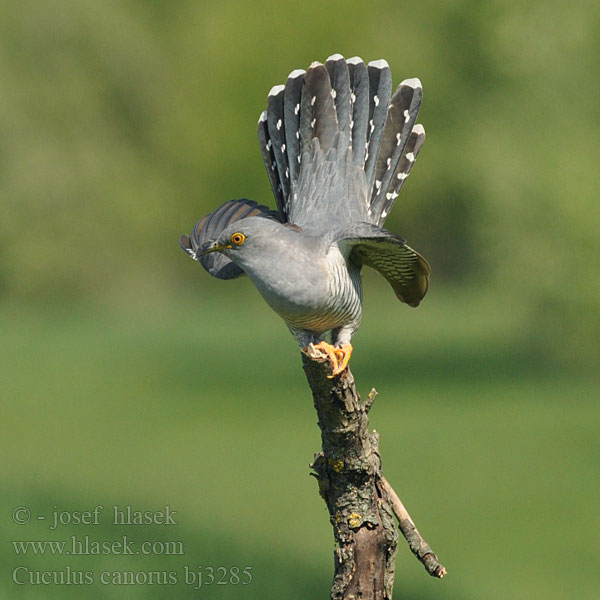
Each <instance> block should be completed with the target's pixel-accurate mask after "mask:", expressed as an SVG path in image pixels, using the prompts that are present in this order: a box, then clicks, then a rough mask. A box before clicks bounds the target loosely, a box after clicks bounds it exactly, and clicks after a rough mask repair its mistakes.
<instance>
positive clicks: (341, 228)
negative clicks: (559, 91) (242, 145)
mask: <svg viewBox="0 0 600 600" xmlns="http://www.w3.org/2000/svg"><path fill="white" fill-rule="evenodd" d="M390 94H391V74H390V70H389V67H388V65H387V63H386V62H385V61H384V60H379V61H374V62H371V63H369V65H365V64H364V62H363V61H362V60H361V59H359V58H357V57H354V58H351V59H348V60H345V59H344V58H343V57H342V56H340V55H339V54H336V55H334V56H331V57H329V58H328V59H327V61H326V63H325V65H323V64H320V63H313V64H312V65H311V66H310V67H309V68H308V69H307V70H306V71H303V70H296V71H293V72H292V73H290V76H289V77H288V79H287V81H286V83H285V85H280V86H275V87H274V88H272V89H271V91H270V92H269V95H268V99H267V110H266V111H265V112H263V113H262V114H261V116H260V118H259V122H258V140H259V145H260V149H261V153H262V156H263V159H264V162H265V167H266V169H267V173H268V176H269V182H270V184H271V189H272V191H273V195H274V197H275V201H276V205H277V211H272V210H270V209H269V208H267V207H266V206H262V205H259V204H257V203H255V202H252V201H250V200H230V201H228V202H225V203H224V204H222V205H221V206H220V207H219V208H217V209H216V210H215V211H214V212H213V213H211V214H210V215H207V216H205V217H203V218H202V219H200V221H198V222H197V223H196V225H195V226H194V229H193V231H192V234H191V236H187V235H183V236H181V238H180V244H181V246H182V248H183V249H184V250H185V251H186V252H187V253H188V254H189V255H190V256H192V258H194V259H195V260H198V261H199V262H200V263H201V264H202V266H203V267H204V268H205V269H206V270H207V271H208V272H209V273H210V274H211V275H213V276H215V277H219V278H221V279H232V278H235V277H239V276H240V275H242V274H246V275H248V276H249V277H250V279H251V280H252V282H253V283H254V285H255V286H256V287H257V289H258V290H259V292H260V293H261V294H262V296H263V297H264V298H265V300H266V301H267V302H268V303H269V305H270V306H271V307H272V308H273V309H274V310H275V311H276V312H277V313H278V314H279V315H280V316H281V317H282V318H283V319H284V321H285V322H286V324H287V325H288V327H289V328H290V330H291V332H292V334H293V335H294V337H295V338H296V340H297V341H298V343H299V344H300V345H301V346H306V345H307V344H309V343H319V342H321V341H322V339H323V334H324V333H325V332H327V331H331V332H332V343H333V344H334V346H335V347H336V348H344V347H349V348H350V350H351V347H350V346H349V344H350V339H351V337H352V335H353V333H354V332H355V331H356V330H357V329H358V326H359V324H360V317H361V295H362V288H361V279H360V271H361V268H362V266H363V265H367V266H369V267H372V268H374V269H376V270H377V271H378V272H379V273H381V275H383V276H384V277H385V278H386V279H387V281H388V282H389V283H390V285H391V286H392V288H393V290H394V292H395V293H396V296H397V297H398V298H399V299H400V300H401V301H402V302H405V303H407V304H408V305H410V306H417V305H418V304H419V302H420V301H421V299H422V298H423V296H424V295H425V293H426V291H427V286H428V278H429V265H428V264H427V262H426V261H425V259H424V258H422V257H421V256H420V255H419V254H418V253H417V252H416V251H414V250H413V249H412V248H410V247H409V246H408V245H407V244H406V242H405V241H404V240H403V239H402V238H401V237H399V236H397V235H395V234H393V233H391V232H389V231H387V230H385V229H383V228H382V225H383V223H384V221H385V218H386V217H387V215H388V214H389V212H390V210H391V208H392V205H393V203H394V200H395V199H396V197H397V195H398V192H399V191H400V188H401V186H402V185H403V183H404V180H405V179H406V177H407V176H408V174H409V173H410V170H411V168H412V166H413V164H414V162H415V159H416V157H417V155H418V152H419V150H420V148H421V145H422V144H423V141H424V139H425V131H424V129H423V127H422V126H421V125H416V124H415V121H416V117H417V113H418V110H419V107H420V104H421V85H420V82H419V80H418V79H409V80H405V81H403V82H402V83H401V84H400V85H399V86H398V87H397V88H396V91H395V92H394V94H393V95H392V96H391V99H390ZM348 357H349V351H348ZM334 358H335V357H334V356H333V355H332V361H333V360H334ZM346 363H347V359H346V361H345V362H344V363H343V364H344V366H345V364H346ZM335 372H336V371H335V370H334V373H335ZM338 372H339V371H338Z"/></svg>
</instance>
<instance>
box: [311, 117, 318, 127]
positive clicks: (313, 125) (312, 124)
mask: <svg viewBox="0 0 600 600" xmlns="http://www.w3.org/2000/svg"><path fill="white" fill-rule="evenodd" d="M316 122H317V120H316V119H313V120H312V121H311V122H310V126H311V127H312V128H313V129H314V127H315V123H316Z"/></svg>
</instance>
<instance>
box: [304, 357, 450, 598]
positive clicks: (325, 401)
mask: <svg viewBox="0 0 600 600" xmlns="http://www.w3.org/2000/svg"><path fill="white" fill-rule="evenodd" d="M302 365H303V368H304V372H305V374H306V378H307V380H308V384H309V386H310V388H311V390H312V394H313V399H314V404H315V408H316V410H317V416H318V419H319V427H320V429H321V440H322V447H323V449H322V451H321V452H320V453H318V454H316V455H315V459H314V462H313V464H312V465H311V468H312V469H313V471H314V473H312V475H314V476H315V477H316V478H317V481H318V483H319V492H320V494H321V497H322V498H323V500H325V503H326V504H327V508H328V510H329V515H330V521H331V524H332V526H333V535H334V538H335V543H336V547H335V551H334V576H333V585H332V588H331V599H332V600H349V599H351V598H352V599H354V598H362V599H364V600H389V599H391V597H392V591H393V586H394V565H395V556H396V549H397V544H398V532H397V530H396V527H395V526H394V516H396V518H397V519H398V522H399V525H400V530H401V531H402V534H403V535H404V537H405V538H406V540H407V541H408V543H409V546H410V548H411V550H412V551H413V553H414V554H415V556H416V557H417V558H418V559H419V560H420V561H421V562H422V563H423V565H424V566H425V568H426V569H427V571H428V572H429V573H430V574H431V575H433V576H435V577H443V576H444V575H445V573H446V569H445V568H444V567H443V565H441V564H440V563H439V561H438V559H437V557H436V555H435V554H434V553H433V552H432V551H431V548H430V547H429V546H428V545H427V544H426V543H425V541H424V540H423V538H421V536H420V534H419V532H418V530H417V528H416V527H415V525H414V523H413V521H412V519H411V518H410V515H409V514H408V513H407V512H406V509H405V508H404V505H403V504H402V502H401V501H400V499H399V498H398V496H397V494H396V493H395V492H394V490H393V489H392V488H391V486H390V484H389V483H388V482H387V480H386V479H385V478H384V477H383V474H382V472H381V459H380V456H379V448H378V445H379V444H378V442H379V435H378V434H377V433H376V432H375V431H369V420H368V416H367V415H368V412H369V409H370V408H371V406H372V404H373V401H374V399H375V395H376V392H375V390H371V392H370V393H369V395H368V397H367V399H366V401H365V402H364V403H361V401H360V397H359V395H358V393H357V392H356V388H355V386H354V379H353V377H352V374H351V373H350V370H349V369H348V370H346V371H344V372H343V373H341V374H340V375H339V376H338V377H335V378H332V379H330V378H328V377H327V375H328V374H329V373H330V368H331V367H330V363H329V360H328V359H327V358H326V357H324V356H323V355H322V354H321V353H319V352H318V351H314V350H313V349H312V348H311V347H310V346H309V347H308V349H305V350H303V353H302Z"/></svg>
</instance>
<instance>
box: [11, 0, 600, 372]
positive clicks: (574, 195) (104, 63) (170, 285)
mask: <svg viewBox="0 0 600 600" xmlns="http://www.w3.org/2000/svg"><path fill="white" fill-rule="evenodd" d="M599 13H600V5H598V3H595V2H591V0H590V1H585V0H575V1H573V2H570V3H569V4H568V5H566V4H565V3H564V2H559V1H558V0H551V1H549V2H540V1H538V2H529V3H525V4H523V3H519V2H514V1H513V2H510V1H500V0H494V1H492V2H476V1H475V0H454V1H451V2H445V3H439V2H432V1H425V2H421V3H417V4H415V5H410V6H405V5H403V4H399V3H398V2H392V1H382V2H378V3H375V4H372V3H366V2H359V1H353V2H339V1H334V2H331V3H328V4H327V6H326V7H324V5H323V4H322V3H319V2H316V1H315V0H308V1H305V2H296V3H274V2H271V1H267V0H259V1H258V2H254V3H251V4H250V3H248V4H244V3H240V2H234V1H233V0H229V1H224V2H219V3H211V2H190V1H186V0H179V1H175V2H165V1H159V0H154V1H152V2H150V1H148V0H135V1H134V0H129V1H126V2H117V1H116V0H106V1H105V2H102V3H98V2H94V1H93V0H57V1H56V2H51V3H45V2H38V1H37V0H23V1H22V2H7V3H2V6H1V7H0V78H1V80H2V91H1V92H0V195H1V197H2V198H3V201H4V205H5V207H6V210H5V214H4V218H3V219H2V222H1V223H0V235H1V238H2V249H1V251H0V291H1V293H2V294H3V295H4V297H6V298H9V299H15V300H17V301H19V302H20V301H23V300H25V299H35V300H38V301H41V302H46V301H57V300H59V301H63V299H65V298H66V299H68V298H72V299H88V300H90V299H92V300H94V301H100V302H106V301H109V302H112V301H114V300H116V301H121V300H122V299H123V298H128V297H131V296H132V295H133V294H151V295H159V296H168V295H170V294H171V293H172V290H180V289H182V288H184V287H185V286H186V285H187V282H188V281H189V278H190V277H192V276H197V277H202V273H200V272H199V271H198V270H194V271H192V270H191V268H192V265H191V264H190V263H189V262H186V261H185V260H183V258H184V257H183V255H180V254H178V252H179V251H178V249H177V247H176V238H177V235H178V234H179V233H180V232H182V231H189V229H190V228H191V225H192V224H193V222H194V221H195V220H196V219H197V218H198V217H200V216H201V215H202V214H204V213H205V212H207V211H209V210H211V209H212V208H214V207H215V206H217V205H218V204H219V203H220V202H222V201H223V200H225V199H228V198H231V197H250V198H254V199H257V200H259V201H262V202H267V203H270V204H273V202H272V199H271V198H270V192H269V189H268V184H267V179H266V177H265V175H264V168H263V166H262V162H261V158H260V155H259V152H258V147H257V144H256V141H255V122H256V119H257V116H258V114H259V112H260V111H261V110H262V108H263V105H264V103H265V96H266V92H267V91H268V90H269V88H270V87H271V86H272V85H273V84H275V83H278V82H281V81H283V80H284V79H285V77H286V75H287V73H288V72H289V71H290V70H292V69H293V68H297V67H302V66H306V65H308V64H309V63H310V62H311V61H312V60H315V59H320V60H324V59H325V58H326V57H327V56H328V55H329V54H331V53H333V52H341V53H343V54H344V55H346V56H351V55H354V54H360V55H361V56H362V57H363V58H365V59H367V60H371V59H375V58H379V57H385V58H386V59H387V60H388V61H389V63H390V65H391V67H392V72H393V74H394V76H395V81H396V82H397V81H399V80H401V79H403V78H405V77H412V76H415V75H417V76H419V77H420V78H421V79H422V81H423V84H424V90H425V102H424V106H423V109H422V112H421V121H422V122H423V123H424V125H425V127H426V129H427V132H428V137H429V139H428V143H427V144H426V146H425V148H424V151H423V153H422V155H421V158H420V159H419V164H418V166H417V167H416V169H415V171H414V174H413V176H412V177H411V178H410V180H409V181H408V183H407V185H406V187H405V190H404V191H403V194H402V198H401V200H400V201H399V203H398V206H397V207H396V209H395V210H394V212H393V213H392V216H391V217H390V219H389V220H388V223H387V226H388V227H389V228H390V229H392V230H395V231H398V232H399V233H401V234H402V235H404V236H405V237H407V239H408V240H409V241H410V242H411V243H412V244H413V245H414V246H415V247H417V248H418V249H420V250H421V251H422V252H423V253H424V254H425V256H427V257H428V258H429V259H430V262H431V263H432V267H433V278H434V279H433V285H434V286H436V285H438V283H447V284H464V283H475V284H477V285H479V286H482V287H485V288H486V289H489V290H492V291H494V293H496V294H497V298H498V303H499V304H509V305H512V306H515V307H516V309H517V310H516V311H515V312H516V313H517V314H518V315H519V317H520V318H521V319H522V323H521V325H522V327H521V330H520V331H521V336H522V343H525V344H528V345H530V346H531V347H532V348H537V349H538V350H542V351H544V352H547V353H549V354H554V355H559V356H562V357H563V358H564V359H566V360H568V361H571V362H574V363H576V362H581V363H588V364H594V361H596V360H597V359H599V358H600V351H599V345H598V341H597V338H598V333H599V331H600V311H598V306H599V305H600V285H599V284H598V274H599V272H600V252H599V248H598V243H597V239H598V230H599V227H600V211H599V210H598V209H597V206H596V202H597V194H598V179H597V162H598V156H599V155H600V154H599V150H600V148H599V139H600V131H599V130H600V119H599V114H598V102H597V99H598V97H600V79H599V78H598V73H599V67H600V52H599V51H598V48H600V29H599V28H598V22H599V19H598V17H599V16H600V15H599ZM190 274H193V275H190ZM228 289H229V288H227V286H223V287H222V288H219V289H218V291H215V293H227V291H228ZM120 299H121V300H120ZM490 317H491V318H493V315H490Z"/></svg>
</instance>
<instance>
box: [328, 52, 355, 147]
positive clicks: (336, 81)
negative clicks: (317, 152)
mask: <svg viewBox="0 0 600 600" xmlns="http://www.w3.org/2000/svg"><path fill="white" fill-rule="evenodd" d="M325 67H326V68H327V71H328V72H329V79H330V81H331V93H332V96H333V100H334V104H335V113H336V117H337V128H338V131H339V139H338V140H337V144H338V147H339V148H347V147H348V146H349V144H350V136H351V133H352V104H351V100H350V74H349V73H348V65H347V64H346V61H345V60H344V57H343V56H342V55H341V54H334V55H333V56H330V57H329V58H328V59H327V61H326V62H325Z"/></svg>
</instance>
